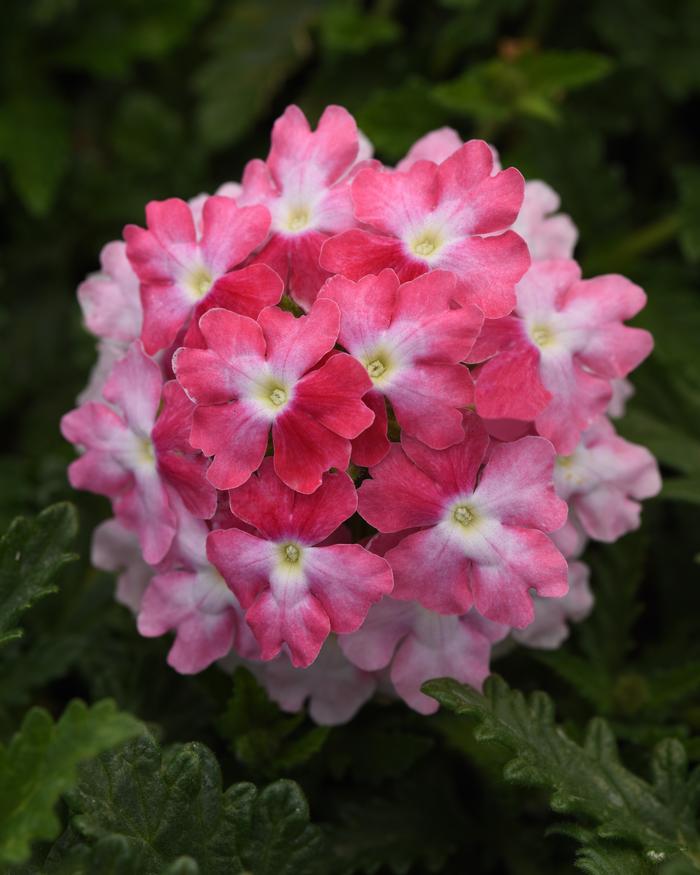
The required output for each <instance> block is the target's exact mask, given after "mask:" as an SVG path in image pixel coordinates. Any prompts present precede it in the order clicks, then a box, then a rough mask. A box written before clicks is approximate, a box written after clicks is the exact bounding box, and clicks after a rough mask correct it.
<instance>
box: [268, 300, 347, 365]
mask: <svg viewBox="0 0 700 875" xmlns="http://www.w3.org/2000/svg"><path fill="white" fill-rule="evenodd" d="M258 323H259V325H260V327H261V329H262V331H263V334H264V336H265V340H266V341H267V358H268V361H269V362H270V364H271V365H272V367H273V368H274V370H275V373H277V374H279V375H280V376H283V377H286V378H287V379H290V380H297V379H299V377H301V376H302V375H303V374H305V373H306V372H307V371H308V370H309V368H312V367H313V366H314V365H315V364H316V363H317V362H318V361H319V360H320V359H321V358H322V357H323V356H324V355H325V354H326V353H327V352H330V350H331V349H333V346H334V345H335V342H336V340H337V339H338V331H339V330H340V310H339V309H338V305H337V304H336V303H335V302H334V301H329V300H327V299H321V300H318V301H316V302H315V303H314V305H313V307H312V308H311V311H310V312H309V314H308V315H307V316H299V317H297V318H295V317H294V316H293V315H292V314H291V313H289V312H287V311H286V310H281V309H279V308H277V307H268V308H267V309H265V310H263V311H262V313H261V314H260V316H259V317H258Z"/></svg>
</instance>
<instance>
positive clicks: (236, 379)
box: [173, 347, 261, 404]
mask: <svg viewBox="0 0 700 875" xmlns="http://www.w3.org/2000/svg"><path fill="white" fill-rule="evenodd" d="M259 361H261V360H259ZM173 371H174V372H175V377H176V379H177V381H178V383H179V384H180V386H181V387H182V389H183V390H184V391H185V392H186V393H187V397H188V398H189V399H191V402H192V403H194V404H225V403H226V402H227V401H230V400H231V399H232V398H235V397H236V396H237V394H238V392H239V390H240V389H241V383H242V381H241V374H240V372H237V371H236V370H234V369H233V368H232V367H231V366H230V365H229V363H228V362H226V361H224V360H223V359H222V358H221V356H220V355H218V353H216V352H214V351H213V350H211V349H187V348H185V347H180V349H178V350H176V351H175V354H174V355H173Z"/></svg>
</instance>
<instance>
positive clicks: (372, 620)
mask: <svg viewBox="0 0 700 875" xmlns="http://www.w3.org/2000/svg"><path fill="white" fill-rule="evenodd" d="M436 571H437V569H435V570H434V573H435V572H436ZM509 631H510V630H509V628H508V627H507V626H502V625H500V624H497V623H491V622H489V620H486V619H484V618H483V617H481V616H479V614H477V613H475V612H474V611H471V612H470V613H468V614H465V615H464V616H461V617H458V616H443V615H441V614H437V613H435V612H433V611H427V610H425V608H422V607H421V606H420V605H419V604H416V602H402V601H397V600H396V599H393V598H391V597H387V598H384V599H382V601H381V602H379V604H377V605H374V606H373V607H372V608H370V611H369V614H368V615H367V619H366V620H365V622H364V623H363V624H362V627H361V628H360V629H358V631H357V632H354V633H353V634H352V635H342V636H340V638H339V639H338V643H339V645H340V648H341V650H342V651H343V653H344V654H345V655H346V656H347V658H348V659H349V660H350V661H351V662H353V663H354V664H355V665H356V666H358V667H359V668H361V669H364V670H365V671H377V670H379V669H383V668H386V667H387V666H390V673H389V677H390V679H391V682H392V684H393V685H394V688H395V689H396V692H397V693H398V694H399V696H401V698H402V699H403V700H404V701H405V702H406V703H407V704H408V705H410V706H411V708H413V709H414V710H415V711H418V712H419V713H421V714H432V713H434V712H435V711H437V709H438V704H437V702H436V701H435V699H431V698H430V697H429V696H426V695H424V694H423V693H422V692H421V691H420V688H421V685H422V684H423V683H424V682H425V681H427V680H430V679H431V678H439V677H451V678H455V679H456V680H458V681H460V682H461V683H465V684H470V685H471V686H472V687H475V688H476V689H481V686H482V684H483V682H484V680H485V679H486V677H487V676H488V674H489V660H490V656H491V646H492V644H493V642H495V641H499V640H501V639H502V638H504V637H505V636H506V635H507V634H508V632H509Z"/></svg>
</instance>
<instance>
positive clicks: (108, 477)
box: [61, 341, 216, 565]
mask: <svg viewBox="0 0 700 875" xmlns="http://www.w3.org/2000/svg"><path fill="white" fill-rule="evenodd" d="M104 397H105V399H106V400H107V401H108V402H109V403H110V404H111V405H113V407H108V406H107V405H106V404H99V403H95V402H89V403H87V404H84V405H83V406H82V407H78V408H77V409H76V410H72V411H71V412H70V413H67V414H66V415H65V416H64V417H63V419H62V421H61V431H62V433H63V436H64V437H65V438H66V439H67V440H69V441H71V443H74V444H77V445H79V446H81V447H83V448H84V449H85V452H84V453H83V455H81V456H80V458H79V459H77V460H76V461H75V462H73V463H72V464H71V465H70V467H69V469H68V475H69V479H70V482H71V485H72V486H73V487H74V488H75V489H87V490H89V491H90V492H97V493H98V494H101V495H107V496H108V497H109V498H112V499H114V502H115V505H114V506H115V511H116V514H117V517H118V518H119V520H120V521H121V522H122V523H123V524H124V525H125V526H126V527H127V528H128V529H130V530H132V531H135V532H137V534H138V536H139V539H140V541H141V546H142V548H143V554H144V558H145V560H146V562H148V563H149V564H151V565H154V564H156V563H158V562H160V561H161V559H162V558H163V557H164V556H165V554H166V553H167V551H168V549H169V547H170V544H171V542H172V539H173V536H174V534H175V527H176V520H175V515H174V513H173V510H172V506H171V499H170V496H169V490H170V489H174V490H176V491H177V492H178V493H179V494H180V495H181V496H182V499H183V501H185V503H186V504H187V507H188V509H189V510H190V511H191V512H192V513H194V514H196V515H197V516H202V517H207V516H211V515H212V514H213V513H214V511H215V509H216V491H215V489H214V488H213V487H212V486H211V484H210V483H209V482H208V481H207V479H206V465H207V462H206V459H204V457H203V456H202V455H201V454H200V453H195V451H194V450H193V449H192V447H191V446H190V445H189V443H188V440H187V435H188V432H189V428H190V422H191V417H192V404H191V402H190V401H189V399H188V398H187V397H186V396H185V394H184V392H183V391H182V390H181V389H180V387H179V386H178V385H177V383H175V382H170V383H166V384H165V386H163V382H162V376H161V371H160V368H159V366H158V365H157V364H156V362H154V361H153V359H151V358H149V357H148V356H146V355H145V354H144V352H143V350H142V349H141V346H140V344H139V343H138V341H137V342H136V343H134V344H133V345H132V346H131V347H130V348H129V351H128V353H127V354H126V356H125V357H124V358H123V359H121V360H120V361H119V362H117V364H116V365H115V366H114V370H113V371H112V374H111V376H110V378H109V380H108V381H107V383H106V384H105V387H104ZM161 401H162V402H163V407H162V410H161V411H160V415H158V417H157V419H156V416H157V414H158V409H159V406H160V404H161Z"/></svg>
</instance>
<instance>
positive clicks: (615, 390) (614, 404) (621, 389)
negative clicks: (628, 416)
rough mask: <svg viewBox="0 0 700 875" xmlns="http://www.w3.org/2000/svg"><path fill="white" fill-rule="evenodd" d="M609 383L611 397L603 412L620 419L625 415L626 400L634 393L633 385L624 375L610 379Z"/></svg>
mask: <svg viewBox="0 0 700 875" xmlns="http://www.w3.org/2000/svg"><path fill="white" fill-rule="evenodd" d="M610 385H611V386H612V397H611V398H610V403H609V404H608V409H607V410H606V411H605V412H606V413H607V415H608V416H611V417H612V418H613V419H620V418H621V417H623V416H624V415H625V408H626V407H627V402H628V401H629V399H630V398H631V397H632V396H633V395H634V386H633V385H632V384H631V383H630V381H629V380H625V379H624V377H621V378H620V379H616V380H611V381H610Z"/></svg>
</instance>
